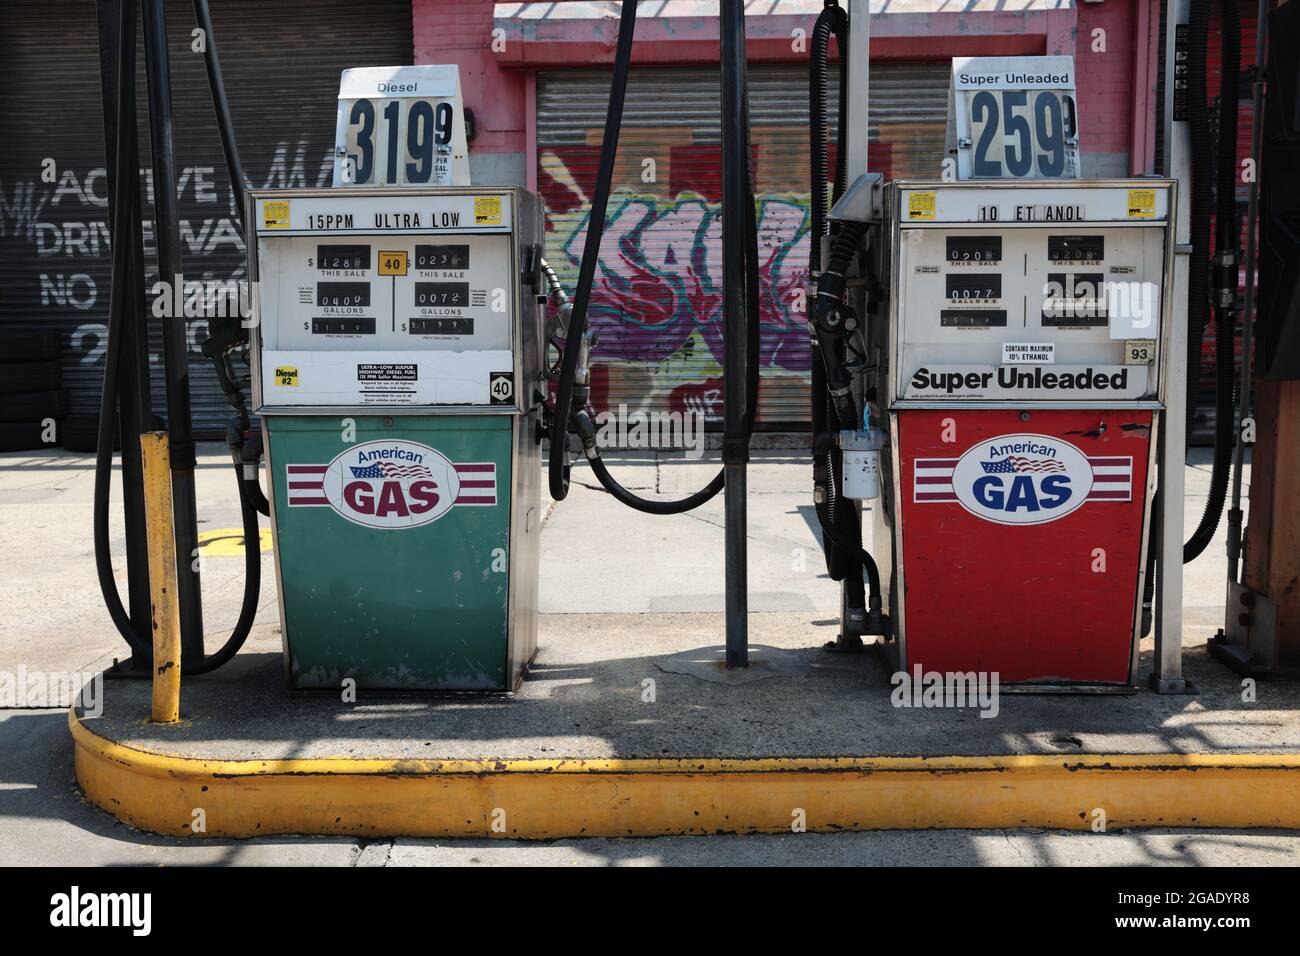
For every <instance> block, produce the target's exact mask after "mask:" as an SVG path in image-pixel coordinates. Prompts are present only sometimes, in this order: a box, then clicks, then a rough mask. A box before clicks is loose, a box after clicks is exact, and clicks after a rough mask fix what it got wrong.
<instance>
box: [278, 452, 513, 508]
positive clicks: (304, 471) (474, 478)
mask: <svg viewBox="0 0 1300 956" xmlns="http://www.w3.org/2000/svg"><path fill="white" fill-rule="evenodd" d="M452 467H453V468H455V469H456V477H457V478H458V479H459V481H460V492H459V493H458V494H457V495H456V500H455V502H454V503H455V504H457V505H480V506H483V505H495V504H496V503H497V466H496V463H495V462H491V461H482V462H480V461H472V462H463V463H459V464H457V463H453V464H452ZM328 468H329V466H328V465H286V466H285V469H284V472H285V479H286V483H287V485H288V489H287V490H288V502H289V505H290V506H292V507H295V508H297V507H317V506H325V507H329V504H330V502H329V499H328V498H327V497H326V496H325V472H326V471H327V470H328ZM348 470H349V471H350V472H351V473H352V477H353V478H378V479H391V478H404V479H407V480H411V481H415V480H419V479H422V478H423V479H430V478H432V477H433V473H432V472H431V471H430V470H429V469H428V468H426V467H424V466H423V465H399V464H397V463H395V462H390V461H380V462H374V463H372V464H369V465H365V466H364V467H358V466H355V465H349V466H348Z"/></svg>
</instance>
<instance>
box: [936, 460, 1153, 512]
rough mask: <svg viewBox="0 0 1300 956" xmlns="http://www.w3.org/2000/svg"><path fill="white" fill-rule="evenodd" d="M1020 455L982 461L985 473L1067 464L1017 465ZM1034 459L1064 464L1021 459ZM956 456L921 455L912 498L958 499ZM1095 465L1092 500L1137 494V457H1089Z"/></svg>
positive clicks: (1034, 470) (1036, 470)
mask: <svg viewBox="0 0 1300 956" xmlns="http://www.w3.org/2000/svg"><path fill="white" fill-rule="evenodd" d="M1017 457H1018V456H1014V455H1013V456H1008V457H1007V458H1004V459H1002V460H999V461H982V462H980V465H981V467H982V468H983V469H984V472H985V474H991V475H1010V474H1033V473H1041V474H1047V473H1063V472H1064V471H1065V468H1064V467H1057V468H1023V467H1017V466H1016V464H1015V462H1016V459H1017ZM1020 460H1021V461H1026V462H1031V463H1046V464H1055V465H1060V463H1059V462H1052V461H1051V460H1050V459H1047V460H1045V461H1044V460H1039V459H1020ZM957 461H958V459H956V458H918V459H916V461H915V462H914V467H913V469H912V500H913V501H916V502H930V501H957V500H958V499H957V492H956V491H955V490H953V486H952V473H953V470H954V469H955V468H956V467H957ZM1088 464H1089V465H1091V466H1092V488H1091V489H1090V490H1089V491H1088V498H1087V500H1088V501H1131V500H1132V498H1133V459H1132V458H1131V457H1128V456H1125V457H1118V456H1111V457H1097V458H1093V457H1089V458H1088Z"/></svg>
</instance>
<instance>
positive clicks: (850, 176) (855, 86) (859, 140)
mask: <svg viewBox="0 0 1300 956" xmlns="http://www.w3.org/2000/svg"><path fill="white" fill-rule="evenodd" d="M848 8H849V48H848V50H847V51H845V50H841V51H840V69H841V70H842V69H844V68H845V64H844V56H845V54H846V53H847V54H848V72H849V77H848V97H847V98H848V123H847V124H846V128H845V129H844V130H842V131H841V133H840V142H841V143H842V144H843V148H844V150H845V155H844V182H845V183H846V184H848V185H850V186H851V185H852V184H853V183H855V182H857V181H858V179H859V177H861V176H864V175H866V172H867V150H868V148H869V143H868V135H867V114H868V107H867V99H868V92H869V89H870V78H871V0H849V4H848ZM847 294H848V296H850V300H851V301H852V302H853V305H854V308H855V309H856V311H857V312H858V314H859V315H865V314H866V309H865V308H864V303H863V302H862V301H861V293H860V292H859V291H857V290H853V289H850V290H848V292H847ZM853 389H854V394H855V397H856V399H857V402H858V407H859V408H865V407H866V394H865V388H864V384H863V381H862V378H861V377H860V376H855V378H854V383H853ZM832 480H833V479H832ZM845 505H849V506H851V507H852V508H853V510H854V511H856V512H857V517H858V526H859V527H861V528H862V533H863V536H864V541H863V544H864V546H865V547H866V549H867V550H868V551H873V550H874V545H873V544H868V543H867V542H866V541H865V536H866V535H867V534H868V533H869V531H870V529H871V527H872V525H873V523H872V522H867V521H863V520H862V502H861V501H855V500H853V499H851V498H842V499H841V500H840V507H843V506H845ZM877 506H879V505H877ZM850 607H851V604H850V601H849V588H848V582H847V581H841V582H840V630H839V633H840V635H841V638H842V639H846V636H847V635H849V634H856V633H857V632H858V630H859V629H860V627H861V624H859V623H853V622H850V620H849V614H850Z"/></svg>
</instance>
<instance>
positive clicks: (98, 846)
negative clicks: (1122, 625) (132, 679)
mask: <svg viewBox="0 0 1300 956" xmlns="http://www.w3.org/2000/svg"><path fill="white" fill-rule="evenodd" d="M756 458H757V461H756V462H755V464H754V467H753V469H752V477H751V505H750V512H751V529H750V538H751V556H750V561H751V608H752V609H753V610H754V611H755V612H757V613H758V615H760V616H759V617H758V620H757V621H756V625H758V624H760V622H761V621H764V620H770V622H771V623H772V624H774V625H777V626H778V629H782V630H784V631H785V632H788V633H789V639H790V641H791V642H792V643H793V644H794V645H795V646H806V645H807V644H808V643H809V641H808V640H805V638H808V639H810V640H811V643H816V642H817V641H819V640H821V639H824V638H825V637H826V636H829V635H827V634H826V633H825V631H826V629H827V628H826V626H827V625H829V624H832V623H833V616H834V608H835V606H836V602H837V588H836V587H835V585H834V584H833V583H832V582H830V581H829V580H827V579H826V577H825V575H824V572H821V569H820V566H819V563H818V562H819V561H820V554H819V552H818V550H817V545H816V541H815V539H814V537H813V531H812V528H811V525H810V521H812V520H813V519H812V516H811V511H810V509H809V507H808V505H809V501H808V498H809V495H808V485H809V476H808V468H807V464H806V460H805V459H804V458H803V457H802V455H800V454H798V453H794V452H781V451H773V452H760V453H757V454H756ZM713 467H716V465H715V464H713V463H707V462H706V463H688V462H682V461H674V460H672V459H671V457H670V456H656V457H653V458H650V459H640V460H637V459H628V460H620V461H619V462H618V464H617V465H616V474H618V475H619V476H620V477H623V478H624V480H626V481H627V482H628V483H629V484H632V485H633V486H639V487H641V488H644V489H646V490H648V491H658V492H661V493H667V494H673V495H676V494H680V493H683V492H685V491H688V490H692V489H693V488H694V487H697V486H698V485H699V484H702V483H703V482H704V481H707V478H708V477H709V475H710V474H711V469H712V468H713ZM1207 481H1208V467H1207V466H1206V465H1204V464H1203V463H1200V464H1193V465H1192V466H1189V475H1188V485H1189V498H1188V502H1187V512H1188V519H1189V522H1191V521H1194V520H1195V518H1196V517H1198V516H1199V513H1200V509H1201V505H1202V501H1201V497H1200V496H1203V494H1204V488H1205V485H1206V483H1207ZM198 483H199V498H200V509H201V515H200V520H201V522H202V523H201V525H200V528H201V530H203V529H214V530H215V529H220V528H235V527H237V526H238V524H239V521H238V511H237V509H236V507H235V492H234V486H233V477H232V475H231V471H230V467H229V465H228V463H227V459H226V458H225V456H224V452H223V450H221V449H219V448H217V447H216V446H211V447H210V448H209V449H205V454H204V455H203V457H202V461H201V465H200V469H199V474H198ZM91 484H92V475H91V470H90V468H89V467H88V457H87V456H76V455H69V454H65V453H56V454H53V455H50V456H23V455H5V456H0V535H3V538H4V540H5V541H6V542H9V543H10V547H9V548H6V549H5V550H4V552H3V553H2V554H0V572H3V573H4V574H5V575H6V580H8V581H9V582H10V583H11V594H12V595H13V596H12V599H11V601H10V602H8V604H7V607H6V608H5V610H4V612H3V613H2V614H0V670H5V669H14V668H18V667H25V668H27V669H28V670H39V669H45V670H54V669H61V670H83V669H92V668H95V669H97V668H100V667H102V666H104V665H106V664H107V663H108V662H110V661H111V659H112V657H114V656H124V647H123V645H122V644H121V642H120V640H119V639H118V638H117V637H116V635H114V634H113V633H112V632H111V627H110V626H109V625H108V622H107V616H106V614H105V612H104V611H103V609H102V606H101V604H100V601H99V595H98V588H97V584H96V582H95V576H94V568H93V561H92V557H91V548H90V539H89V524H90V509H89V502H90V489H91ZM589 484H594V482H591V481H590V475H589V474H588V473H585V472H584V471H583V470H582V469H575V488H574V491H573V494H572V495H571V496H570V499H569V500H568V501H566V502H563V503H561V504H557V505H554V506H552V507H551V508H550V509H549V510H548V512H547V518H546V525H545V533H544V535H543V550H544V554H543V576H542V593H543V599H542V600H543V603H542V610H543V612H544V614H546V615H547V617H545V618H544V619H543V633H544V634H545V633H546V631H547V629H548V628H562V629H564V630H565V631H568V630H570V629H571V628H572V627H574V626H575V625H577V626H580V628H581V629H584V630H586V631H587V632H588V633H589V634H591V635H593V636H594V637H598V638H599V639H593V640H592V641H591V642H590V651H591V653H592V654H595V655H597V656H599V655H600V654H603V653H607V652H608V650H609V644H610V642H611V641H613V640H616V639H617V635H618V634H622V635H624V636H625V638H626V640H627V641H628V643H629V645H631V646H635V645H636V642H637V640H638V638H639V637H640V634H639V631H640V630H641V629H639V628H638V627H637V626H636V625H637V624H638V623H643V622H644V620H645V619H646V617H653V618H656V619H661V620H667V621H675V622H676V625H675V626H680V627H683V628H686V629H687V630H692V629H694V630H697V631H698V632H699V633H700V634H701V635H703V634H705V633H707V630H708V628H707V625H706V626H705V627H704V629H703V630H699V629H700V627H701V624H700V621H701V620H702V619H707V618H710V617H711V616H712V614H711V612H715V611H717V610H720V609H721V602H722V586H721V579H722V570H721V555H722V550H721V545H722V533H721V524H722V522H721V502H720V500H719V501H715V502H711V503H709V505H706V506H705V507H704V508H702V509H700V510H699V511H698V512H696V513H694V514H692V515H690V516H677V517H671V518H653V517H646V516H641V515H636V514H634V513H632V512H629V511H628V510H627V509H624V508H622V507H621V506H619V505H617V504H616V503H614V502H613V501H611V500H610V499H609V498H608V497H607V496H606V495H604V494H603V493H602V492H599V491H595V490H592V489H591V488H589V487H585V486H586V485H589ZM117 526H118V524H117V519H114V522H113V524H112V527H113V528H114V529H116V528H117ZM1220 537H1221V536H1220ZM114 543H115V548H116V549H117V550H118V551H119V553H120V549H121V540H120V534H115V535H114ZM269 567H270V563H269V559H268V562H267V568H268V569H269ZM1222 567H1223V558H1222V546H1221V544H1216V545H1215V546H1212V547H1211V549H1209V551H1207V554H1206V555H1205V556H1204V557H1202V558H1201V559H1199V560H1198V562H1196V563H1195V564H1193V565H1192V566H1190V568H1189V576H1188V583H1187V588H1186V594H1187V596H1188V605H1189V607H1188V613H1189V620H1190V622H1191V623H1193V624H1194V625H1199V626H1194V627H1191V628H1189V629H1188V634H1187V643H1188V644H1189V645H1193V646H1195V645H1198V644H1203V642H1204V639H1205V637H1206V636H1207V633H1208V632H1209V631H1211V630H1212V627H1213V626H1214V625H1217V620H1218V616H1219V615H1220V614H1221V609H1220V607H1218V606H1216V602H1217V603H1218V604H1221V600H1222V598H1221V596H1220V595H1221V594H1222V591H1223V585H1222V577H1223V571H1222ZM819 572H820V573H819ZM204 573H205V605H206V610H207V613H208V620H209V631H210V633H211V635H212V636H210V638H209V642H210V645H212V644H215V642H216V640H217V637H218V634H219V633H224V630H225V629H226V628H228V627H229V625H230V624H231V623H233V620H234V617H235V614H236V612H237V607H238V603H239V598H240V595H239V588H240V579H241V575H242V561H241V560H239V559H238V558H216V557H212V558H208V559H207V560H206V561H205V567H204ZM266 577H267V585H266V586H265V587H264V590H263V596H262V599H261V602H260V603H261V605H262V607H263V612H262V617H261V621H262V625H261V626H260V627H259V628H258V632H257V634H256V635H255V638H254V639H253V642H252V644H251V645H250V647H249V650H250V651H258V650H260V651H262V652H264V653H266V652H274V650H275V649H276V648H277V647H278V637H276V635H275V632H274V631H275V624H274V614H275V611H274V592H273V581H272V580H271V575H269V574H268V575H267V576H266ZM119 579H124V574H122V573H120V572H119ZM684 612H687V613H684ZM591 614H597V615H598V614H607V615H608V614H618V615H620V617H619V618H618V619H616V620H615V619H609V620H606V621H605V622H604V627H603V628H602V625H601V621H600V619H599V618H595V617H586V615H591ZM569 615H573V616H572V617H570V616H569ZM638 616H641V617H638ZM800 622H803V625H802V628H801V627H800ZM819 624H820V625H822V626H821V627H817V626H816V625H819ZM809 625H813V626H812V627H809ZM615 626H616V630H615V629H613V628H614V627H615ZM757 629H761V626H760V627H756V630H757ZM804 629H806V630H807V633H802V631H803V630H804ZM701 640H703V637H701ZM544 641H545V639H544ZM652 650H653V649H652V648H648V647H643V648H642V653H647V654H649V653H650V652H651V651H652ZM1209 663H1210V662H1207V664H1209ZM1224 673H1225V674H1226V672H1224ZM1219 676H1220V679H1222V680H1227V681H1228V683H1231V681H1230V679H1228V678H1224V677H1223V676H1222V675H1219ZM762 683H768V682H762ZM864 691H865V692H866V693H867V694H870V693H871V691H868V690H867V689H866V688H864ZM1224 692H1225V693H1226V692H1227V685H1226V684H1225V688H1224ZM1281 692H1282V691H1279V693H1281ZM1145 700H1147V701H1154V700H1155V698H1151V697H1147V698H1145ZM1099 703H1100V704H1101V705H1102V706H1106V704H1105V702H1095V701H1094V702H1088V701H1075V702H1074V703H1073V704H1072V705H1071V706H1072V707H1075V708H1095V707H1097V706H1098V704H1099ZM1125 703H1127V702H1125ZM1293 707H1294V703H1293V702H1291V701H1290V700H1289V699H1288V700H1287V702H1286V704H1285V706H1284V707H1277V706H1275V707H1269V708H1267V709H1266V710H1265V711H1264V713H1268V714H1271V723H1272V725H1273V728H1274V730H1275V732H1276V737H1275V739H1274V745H1275V746H1276V747H1277V748H1279V749H1294V741H1292V740H1291V732H1292V729H1293V727H1292V724H1293V720H1294V714H1295V711H1294V709H1293ZM1204 711H1205V708H1204V706H1203V703H1198V701H1197V700H1196V699H1194V698H1193V699H1188V700H1185V701H1183V702H1182V704H1181V706H1179V707H1178V708H1177V712H1176V713H1174V712H1170V713H1168V714H1165V715H1163V716H1160V717H1159V721H1158V724H1157V727H1158V728H1162V729H1164V730H1165V731H1168V732H1169V733H1170V734H1171V736H1173V737H1175V738H1177V737H1178V736H1179V734H1178V731H1177V729H1176V728H1177V727H1178V726H1179V725H1180V722H1181V724H1182V725H1184V726H1185V725H1186V724H1187V723H1188V721H1189V720H1190V721H1192V722H1195V721H1196V720H1198V719H1200V718H1197V717H1196V716H1195V715H1196V714H1197V713H1198V712H1200V713H1204ZM1093 713H1094V716H1095V711H1094V712H1093ZM1189 715H1191V716H1189ZM1089 722H1093V718H1091V717H1090V718H1089ZM1266 722H1268V718H1266ZM1237 723H1238V721H1237V719H1236V718H1229V719H1226V720H1224V721H1223V722H1221V723H1219V725H1218V726H1217V727H1214V728H1210V730H1209V732H1210V733H1211V735H1212V736H1213V735H1215V734H1224V733H1229V734H1230V733H1231V730H1230V728H1232V727H1235V726H1236V725H1237ZM1062 726H1064V723H1062ZM1202 729H1203V730H1204V729H1205V728H1202ZM1064 736H1065V737H1072V736H1073V737H1074V738H1075V739H1078V735H1077V734H1074V735H1071V734H1069V733H1066V734H1064ZM1192 736H1194V735H1192ZM0 738H2V739H3V741H4V746H3V747H2V748H0V752H2V753H3V754H4V757H3V758H2V759H0V766H2V767H3V770H2V771H0V794H2V795H3V799H0V806H3V808H4V809H3V812H0V858H3V857H5V856H7V855H9V854H12V855H13V859H4V860H3V862H19V861H22V860H26V861H29V862H34V861H38V860H40V861H48V862H68V863H77V862H128V861H130V862H146V861H156V862H172V861H175V862H203V863H209V862H211V863H220V862H239V863H257V862H280V863H286V862H295V861H303V862H313V863H316V864H318V865H329V864H335V863H337V864H361V865H367V864H370V863H376V862H379V863H386V864H389V865H400V864H402V863H406V862H425V863H439V862H453V861H456V862H473V863H481V864H485V865H490V864H493V863H496V862H505V863H512V864H525V865H527V864H533V863H544V862H552V863H565V864H568V863H593V864H620V863H638V862H651V863H668V864H671V863H689V862H693V861H706V860H707V861H708V862H714V863H725V862H737V863H739V862H788V863H795V862H809V863H812V862H832V861H838V862H845V863H850V862H862V863H868V862H877V863H883V862H907V861H915V860H916V859H917V858H918V855H924V856H926V857H929V858H930V861H931V862H941V861H948V862H966V863H972V862H988V863H993V864H1002V863H1007V864H1012V865H1018V864H1024V863H1037V864H1050V863H1058V864H1059V863H1072V862H1073V863H1084V862H1093V863H1099V862H1104V861H1114V862H1119V863H1133V864H1143V863H1157V862H1169V863H1207V862H1227V863H1232V862H1237V863H1247V862H1248V863H1250V864H1251V865H1267V864H1268V863H1270V862H1274V861H1286V862H1290V863H1294V862H1295V861H1296V858H1297V855H1300V842H1298V840H1300V837H1297V836H1293V835H1291V834H1287V833H1262V832H1258V831H1256V832H1252V833H1250V834H1232V833H1225V832H1222V831H1218V832H1213V833H1201V832H1194V831H1193V832H1188V833H1167V832H1161V831H1143V832H1141V833H1133V834H1121V833H1112V834H1102V835H1093V834H1064V833H1002V832H999V831H982V832H974V831H970V832H966V831H948V832H942V833H933V834H909V833H867V834H842V835H834V836H830V837H826V836H820V835H811V834H801V835H791V836H783V837H720V838H712V839H708V840H701V839H699V838H661V839H655V840H592V841H577V842H573V841H560V842H554V843H548V844H540V845H539V844H516V845H510V844H497V843H492V844H475V843H473V842H464V843H451V844H449V845H441V844H438V843H435V842H433V841H405V840H403V841H386V842H382V843H378V844H363V843H359V842H357V841H351V840H337V839H336V840H331V839H324V838H321V839H310V840H304V839H275V840H267V841H259V840H254V841H242V842H236V843H229V844H227V845H217V844H212V843H207V844H193V843H184V842H178V841H168V840H165V839H163V838H157V837H151V836H147V835H143V834H139V833H135V832H133V831H130V830H129V829H128V828H126V827H123V826H121V825H120V824H116V823H115V822H113V821H111V820H110V819H109V818H107V817H106V816H104V815H102V814H100V813H99V812H98V811H96V810H93V809H92V808H90V807H87V806H85V805H83V804H82V803H81V801H80V798H79V796H78V795H77V794H76V792H75V787H74V786H73V784H72V782H71V743H70V741H69V740H68V738H67V731H66V726H65V724H64V718H63V714H62V713H61V712H58V711H16V710H15V711H7V712H3V713H0ZM1103 739H1104V738H1098V739H1097V741H1096V742H1095V743H1094V742H1093V741H1088V740H1087V739H1086V738H1084V741H1085V743H1084V745H1085V746H1090V747H1092V746H1096V747H1098V748H1100V747H1101V746H1102V745H1103V744H1102V740H1103ZM1224 742H1226V738H1220V739H1219V743H1218V744H1216V745H1218V746H1221V745H1223V744H1224ZM1071 746H1073V744H1072V745H1071Z"/></svg>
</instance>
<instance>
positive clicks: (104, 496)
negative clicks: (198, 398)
mask: <svg viewBox="0 0 1300 956" xmlns="http://www.w3.org/2000/svg"><path fill="white" fill-rule="evenodd" d="M120 14H121V22H120V24H119V42H120V48H119V51H118V76H117V124H116V126H117V129H116V136H117V139H116V142H115V143H112V144H110V145H111V146H112V148H113V149H114V159H115V163H116V165H115V169H116V170H118V174H117V177H116V182H115V183H114V190H113V201H114V213H115V214H114V215H113V217H112V218H113V235H112V249H111V266H110V268H111V275H112V285H111V287H110V291H109V327H108V335H107V337H108V344H107V348H106V350H105V356H104V384H103V392H102V394H101V396H100V406H99V442H98V446H97V448H96V451H95V485H94V505H93V516H92V528H93V537H94V550H95V571H96V574H97V576H98V578H99V589H100V592H101V594H102V595H103V598H104V606H105V607H106V608H107V610H108V614H109V617H110V618H111V619H112V621H113V625H114V626H115V627H116V628H117V630H118V633H119V634H121V635H122V638H123V639H124V640H125V641H126V642H127V644H129V645H130V647H131V650H132V651H133V652H135V653H136V654H137V655H139V656H140V657H142V658H143V659H145V660H152V659H153V640H152V635H142V634H140V633H139V632H137V631H136V630H135V626H134V625H133V624H132V622H131V618H130V615H129V614H128V613H127V611H126V608H125V607H124V606H123V604H122V596H121V594H119V593H118V590H117V581H116V579H115V578H114V576H113V564H112V555H111V553H110V547H109V540H108V511H109V491H110V482H111V477H112V470H113V432H114V430H115V425H116V418H117V395H118V368H119V365H120V362H121V354H122V344H121V342H122V328H123V324H124V322H125V318H126V309H127V302H128V301H129V300H130V298H131V292H130V289H131V288H132V285H133V277H132V275H131V271H130V255H129V249H130V244H131V243H130V237H131V230H132V228H134V227H135V222H136V217H135V216H133V215H130V214H129V212H128V210H135V209H138V206H139V184H138V181H137V177H135V176H133V175H129V174H127V173H126V172H124V171H127V170H130V169H131V168H132V165H133V164H132V160H131V155H132V149H131V144H132V139H131V138H132V137H133V136H134V130H135V116H134V110H135V104H136V101H135V40H136V4H135V0H123V2H122V5H121V11H120ZM210 39H211V37H210V36H209V40H210ZM128 131H130V132H128ZM236 468H237V469H238V465H237V466H236ZM237 474H238V475H239V477H240V478H241V479H242V477H243V476H242V473H239V472H238V471H237ZM239 490H240V495H239V499H240V514H241V516H242V518H243V525H244V556H245V558H244V561H245V581H244V596H243V602H242V604H241V606H240V612H239V619H238V620H237V621H236V623H235V627H234V630H233V631H232V632H231V635H230V637H229V639H228V640H227V641H226V643H225V644H224V645H223V646H222V647H221V649H220V650H218V651H217V652H216V653H215V654H209V655H207V656H206V657H204V658H203V659H202V660H200V661H194V660H193V659H185V658H183V659H182V661H181V673H183V674H186V675H195V674H206V673H208V672H209V671H212V670H215V669H216V668H218V667H220V666H221V665H222V664H224V663H226V662H227V661H229V660H230V658H231V657H233V656H234V655H235V654H236V653H237V652H238V651H239V649H240V648H241V647H242V646H243V645H244V641H245V640H246V639H247V638H248V633H249V631H250V630H251V629H252V626H253V618H254V617H255V616H256V613H257V601H258V594H259V592H260V590H261V572H262V562H261V547H260V533H261V532H260V529H259V528H258V524H257V511H256V509H255V508H254V506H253V503H252V501H251V500H250V498H249V496H248V494H247V492H246V491H245V489H244V484H243V481H242V480H241V481H240V483H239Z"/></svg>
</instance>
